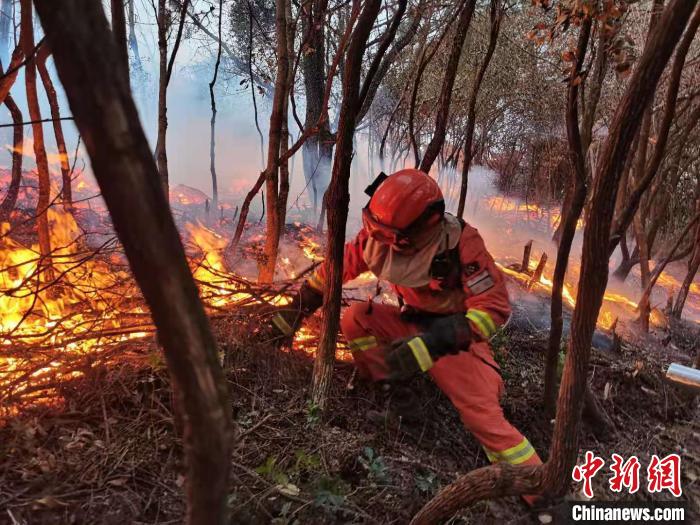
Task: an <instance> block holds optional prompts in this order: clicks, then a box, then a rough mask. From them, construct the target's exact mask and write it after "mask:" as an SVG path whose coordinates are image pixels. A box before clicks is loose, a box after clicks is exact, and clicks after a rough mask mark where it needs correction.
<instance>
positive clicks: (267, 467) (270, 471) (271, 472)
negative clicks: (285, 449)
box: [255, 456, 289, 485]
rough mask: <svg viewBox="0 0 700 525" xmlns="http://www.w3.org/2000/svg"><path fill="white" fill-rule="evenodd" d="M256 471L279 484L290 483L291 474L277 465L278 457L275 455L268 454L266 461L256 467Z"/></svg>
mask: <svg viewBox="0 0 700 525" xmlns="http://www.w3.org/2000/svg"><path fill="white" fill-rule="evenodd" d="M255 472H257V473H258V474H260V475H261V476H264V477H266V478H267V479H269V480H270V481H273V482H274V483H277V484H278V485H288V484H289V476H288V475H287V473H286V472H285V471H284V470H282V469H281V468H280V467H279V466H278V465H277V458H276V457H275V456H268V457H267V459H266V460H265V463H263V464H262V465H260V466H259V467H256V469H255Z"/></svg>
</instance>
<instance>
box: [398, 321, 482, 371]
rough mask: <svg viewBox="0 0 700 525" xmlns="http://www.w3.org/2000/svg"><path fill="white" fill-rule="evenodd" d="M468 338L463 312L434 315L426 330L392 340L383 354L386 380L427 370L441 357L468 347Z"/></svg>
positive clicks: (467, 322) (469, 330)
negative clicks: (385, 365)
mask: <svg viewBox="0 0 700 525" xmlns="http://www.w3.org/2000/svg"><path fill="white" fill-rule="evenodd" d="M471 340H472V333H471V328H470V327H469V321H468V320H467V318H466V317H465V316H464V314H455V315H451V316H447V317H438V318H435V319H434V320H431V321H430V322H429V323H428V327H427V330H426V331H425V332H423V333H421V334H418V335H417V336H414V337H411V338H408V339H399V340H397V341H394V342H393V343H392V345H391V349H390V350H389V352H388V353H387V356H386V363H387V366H388V367H389V380H391V381H396V380H399V379H407V378H408V377H410V376H412V375H414V374H416V373H418V372H426V371H428V370H429V369H430V368H432V366H433V364H434V361H435V360H437V359H439V358H440V357H443V356H445V355H448V354H457V353H459V352H460V351H463V350H468V349H469V343H470V342H471Z"/></svg>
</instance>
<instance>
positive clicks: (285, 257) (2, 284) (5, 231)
mask: <svg viewBox="0 0 700 525" xmlns="http://www.w3.org/2000/svg"><path fill="white" fill-rule="evenodd" d="M74 189H75V190H76V191H80V192H85V193H92V194H93V195H94V194H96V193H97V188H96V187H95V186H94V184H91V183H89V182H86V181H85V179H82V178H81V179H79V180H76V181H75V184H74ZM32 191H34V190H28V191H25V193H24V194H21V198H22V199H26V204H25V207H26V208H28V209H31V208H32V206H33V205H32V202H35V198H36V194H35V193H32ZM52 193H54V194H57V193H58V190H57V188H52ZM173 197H174V199H175V201H176V203H178V204H180V205H183V206H186V205H188V203H194V204H190V205H191V206H197V207H198V208H197V210H198V213H201V211H202V210H201V208H202V206H201V205H202V203H203V202H204V201H205V199H206V196H204V194H201V193H200V192H198V191H197V190H191V191H190V189H188V188H186V187H182V188H181V187H176V189H175V191H174V195H173ZM89 198H90V197H88V199H89ZM488 204H489V206H491V207H492V209H494V210H496V209H499V210H505V211H506V212H513V213H518V212H524V213H527V214H535V215H537V216H538V217H543V216H548V217H550V218H551V217H552V216H553V214H552V213H550V212H548V211H543V210H542V209H541V208H539V207H537V206H536V205H533V204H519V203H517V202H516V201H514V200H511V199H505V198H491V199H489V200H488ZM76 210H77V211H76V214H75V215H74V214H72V213H70V212H68V211H65V210H64V209H63V208H62V207H61V206H60V205H56V206H52V207H51V208H49V210H48V212H47V214H48V222H49V229H50V233H51V246H52V251H51V253H50V254H49V255H48V256H46V255H45V256H43V257H42V254H41V250H40V247H39V245H38V243H36V241H27V238H30V239H31V238H34V237H28V234H27V233H26V231H24V233H23V232H22V231H21V230H20V229H17V231H14V230H13V229H11V227H10V225H9V224H7V223H5V224H0V402H1V403H2V404H3V405H5V406H0V419H1V418H2V416H7V415H9V414H12V413H13V411H14V410H16V408H13V406H14V405H10V403H17V400H18V399H19V400H21V403H25V404H26V403H34V404H39V403H51V402H54V400H58V399H60V396H59V395H58V387H59V385H60V383H61V382H62V381H64V380H66V379H69V378H72V377H79V376H80V375H82V374H84V372H85V370H86V367H91V366H95V365H96V364H103V365H105V364H107V365H108V364H110V363H113V362H116V360H118V359H123V356H124V354H125V353H126V352H128V348H129V347H131V346H133V345H144V347H150V346H151V345H152V339H151V337H150V336H151V335H152V334H153V332H154V327H153V325H152V321H151V318H150V315H149V313H148V311H147V308H146V307H145V304H144V302H143V299H142V298H141V295H140V292H139V290H138V287H137V286H136V284H135V283H134V281H133V279H132V278H131V275H130V272H129V270H128V265H127V262H126V259H125V257H124V255H123V252H122V250H121V248H120V246H119V245H118V242H117V240H116V238H115V237H114V235H113V234H112V233H111V231H110V230H109V229H108V228H107V227H101V226H105V225H104V224H102V222H101V220H102V219H101V215H100V214H99V213H96V212H95V210H99V211H100V212H102V211H103V210H104V208H103V207H102V205H101V204H100V203H97V202H96V203H92V204H91V203H90V201H89V200H86V202H82V203H78V204H77V205H76ZM82 212H84V213H85V214H86V216H87V217H93V219H94V220H95V221H97V222H99V223H100V225H95V224H91V226H90V228H89V229H83V226H82V224H83V223H82V219H81V220H80V221H78V220H76V218H75V217H76V216H77V217H80V216H81V213H82ZM183 215H184V216H189V215H190V213H189V211H187V213H184V214H183ZM95 217H97V218H95ZM183 220H184V219H183ZM208 224H209V223H207V225H205V224H204V223H202V222H200V221H196V220H195V221H194V222H192V220H190V221H189V222H183V224H182V228H181V231H182V235H183V241H184V244H185V247H186V251H187V255H188V259H189V262H190V266H191V269H192V274H193V277H194V279H195V282H196V283H197V285H198V287H199V290H200V296H201V298H202V300H203V302H204V304H205V306H206V307H207V308H209V309H210V310H217V311H218V310H226V309H235V308H238V307H240V306H243V305H251V304H261V303H266V304H270V305H284V304H287V303H288V302H289V297H288V296H287V295H284V294H278V293H277V292H266V293H265V292H260V291H259V289H257V288H255V289H254V287H252V286H251V284H250V281H248V280H246V279H245V278H243V277H242V275H241V273H242V272H243V270H241V268H236V272H234V271H231V270H230V269H229V268H228V267H227V264H226V258H225V254H226V249H227V244H228V240H229V238H230V235H229V232H227V231H225V230H224V229H222V228H223V227H222V228H219V227H218V226H216V225H213V226H212V225H208ZM20 226H21V225H20ZM16 228H17V227H16ZM262 239H263V238H262V237H261V236H260V235H257V236H256V235H252V236H251V237H250V239H249V242H251V243H252V244H256V243H258V244H259V243H260V242H262ZM285 242H286V243H287V244H286V245H285V247H284V248H281V251H280V271H281V272H282V273H283V274H284V275H286V276H288V277H290V278H292V279H293V278H296V277H297V276H298V275H300V272H301V271H302V270H308V269H309V268H310V266H311V265H312V264H313V263H318V262H319V261H320V260H321V259H322V257H323V249H322V245H321V242H320V240H319V236H318V233H317V232H316V230H315V229H313V228H312V227H309V226H306V225H302V224H299V223H295V224H294V225H293V228H290V232H289V236H288V238H287V239H286V240H285ZM289 243H292V246H291V248H293V249H291V250H290V249H287V248H290V246H289ZM487 244H488V237H487ZM501 269H502V270H503V271H504V272H505V273H507V274H508V275H510V276H512V277H513V278H515V279H517V280H519V281H521V282H523V283H526V284H529V280H530V277H529V276H528V275H526V274H524V273H520V272H517V271H514V270H511V269H509V268H508V267H505V266H501ZM239 272H241V273H239ZM664 279H666V280H664ZM672 281H673V282H672ZM374 283H376V278H375V277H374V276H373V275H372V274H370V273H365V274H362V275H361V276H359V277H358V278H357V279H356V280H355V281H354V282H353V283H351V285H350V286H349V288H348V293H349V294H350V295H353V294H354V295H355V296H356V297H357V296H358V293H359V294H365V293H366V292H367V291H370V293H371V294H374V293H377V294H379V296H380V297H381V299H382V300H385V301H388V300H391V298H389V297H388V296H387V294H386V292H382V291H381V289H379V290H376V292H375V289H374V288H373V287H372V285H373V284H374ZM660 283H661V284H664V285H667V286H675V287H678V286H679V284H680V283H678V282H677V281H675V280H673V279H672V278H670V277H668V278H666V277H665V276H662V280H660ZM533 286H534V289H540V290H542V291H545V292H551V289H552V281H551V275H550V274H548V273H547V270H546V269H545V272H544V274H543V275H542V276H541V277H540V278H539V280H538V282H536V283H534V285H533ZM698 288H699V287H698V285H697V284H695V283H694V284H693V285H692V286H691V295H696V294H697V292H698V291H700V290H698ZM358 289H359V290H358ZM353 290H354V291H353ZM563 298H564V300H565V301H566V303H567V304H568V305H569V306H571V307H573V306H574V305H575V304H576V298H575V283H574V282H570V281H569V280H567V282H566V283H565V285H564V289H563ZM636 307H637V305H636V303H635V302H634V301H632V300H631V299H629V298H628V297H626V296H625V295H622V294H619V293H615V292H612V291H610V292H608V293H606V295H605V303H604V306H603V308H602V309H601V312H600V316H599V319H598V323H599V325H600V326H602V327H604V328H608V327H610V326H611V325H612V324H613V322H614V321H615V319H616V318H617V315H616V311H619V308H624V309H626V310H627V311H631V310H635V309H636ZM653 315H654V316H656V317H658V312H656V311H654V313H653ZM652 321H655V318H653V319H652ZM656 321H658V319H657V320H656ZM126 342H128V343H129V344H128V345H124V343H126ZM317 344H318V330H317V329H316V328H315V327H313V324H312V326H310V327H306V326H305V327H303V328H302V329H301V330H300V331H299V332H298V334H297V336H296V338H295V341H294V345H293V347H294V349H295V350H299V351H303V352H305V353H307V354H310V355H312V354H314V353H315V351H316V347H317ZM87 357H89V359H86V358H87ZM337 357H338V358H339V359H342V360H348V359H350V358H351V357H350V353H349V352H348V350H347V349H346V348H344V347H342V346H341V347H340V348H339V349H338V351H337Z"/></svg>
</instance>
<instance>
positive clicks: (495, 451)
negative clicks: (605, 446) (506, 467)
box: [309, 225, 541, 500]
mask: <svg viewBox="0 0 700 525" xmlns="http://www.w3.org/2000/svg"><path fill="white" fill-rule="evenodd" d="M367 235H368V234H367V232H366V231H365V230H361V231H360V232H359V234H358V235H357V236H356V237H355V239H354V240H352V241H350V242H348V243H347V244H346V245H345V256H344V265H343V282H347V281H350V280H352V279H354V278H355V277H357V276H358V275H360V274H361V273H363V272H365V271H367V270H368V267H367V264H366V263H365V261H364V259H363V247H364V245H365V242H366V240H367ZM457 250H458V253H459V265H460V269H459V280H458V282H457V283H456V285H454V284H453V285H452V286H451V287H450V288H449V289H443V285H442V283H440V282H438V281H435V280H433V281H431V282H430V283H429V284H428V285H426V286H422V287H419V288H407V287H402V286H396V285H394V289H395V291H396V292H397V294H398V295H399V297H401V298H402V299H403V302H404V303H405V305H406V306H407V307H411V308H413V309H415V310H418V311H420V312H425V313H426V314H456V313H465V315H466V317H467V318H468V319H469V322H470V326H471V329H472V334H473V341H472V342H471V344H470V346H469V349H468V350H469V351H462V352H459V353H458V354H456V355H447V356H444V357H441V358H439V359H437V360H436V361H435V362H432V359H431V358H430V357H429V356H428V360H429V361H430V362H429V363H421V360H420V359H418V357H419V356H418V355H416V358H417V360H418V362H419V364H420V365H421V369H423V370H424V371H427V372H428V373H429V374H430V376H431V377H432V379H433V380H434V381H435V383H436V384H437V385H438V387H439V388H440V389H441V390H442V391H443V392H444V393H445V394H446V395H447V397H448V398H449V399H450V401H452V403H453V404H454V406H455V408H456V409H457V411H458V412H459V415H460V417H461V419H462V422H463V423H464V426H465V427H466V428H467V429H468V430H469V431H470V432H471V433H472V434H473V435H474V436H475V437H476V439H477V440H479V442H480V443H481V445H482V446H483V448H484V450H485V452H486V455H487V457H488V459H489V460H490V461H491V462H499V461H506V462H508V463H512V464H531V465H536V464H540V463H541V460H540V458H539V457H538V455H537V453H536V452H535V449H534V448H533V447H532V445H531V444H530V442H529V441H528V440H527V439H526V438H525V437H524V436H523V435H522V434H521V433H520V432H518V430H517V429H516V428H515V427H513V425H511V424H510V423H509V422H508V421H507V420H506V418H505V416H504V415H503V410H502V408H501V406H500V403H499V398H500V397H501V394H502V393H503V381H502V379H501V376H500V373H499V367H498V364H497V363H496V362H495V360H494V357H493V353H492V351H491V348H490V346H489V344H488V339H489V338H490V337H491V336H492V335H493V333H494V332H495V331H496V329H497V327H498V326H500V325H502V324H503V323H504V322H505V321H506V320H507V319H508V316H509V315H510V303H509V300H508V291H507V289H506V285H505V281H504V278H503V275H502V273H501V272H500V270H498V268H497V267H496V265H495V263H494V261H493V258H492V257H491V255H490V254H489V253H488V251H487V250H486V246H485V245H484V241H483V239H482V238H481V236H480V235H479V233H478V232H477V230H476V229H474V228H472V227H471V226H469V225H465V226H464V228H463V230H462V235H461V237H460V241H459V245H458V247H457ZM325 278H326V268H325V266H324V265H321V266H320V267H319V268H318V270H317V271H316V272H315V273H314V274H313V275H312V276H311V278H310V279H309V284H310V285H311V286H313V287H314V288H316V289H317V290H319V291H321V292H322V291H323V289H324V283H325ZM400 314H401V311H400V309H399V308H398V307H395V306H390V305H383V304H373V305H372V307H371V308H369V305H368V304H367V303H355V304H353V305H352V306H351V307H349V308H347V309H346V310H345V311H344V312H343V317H342V320H341V329H342V331H343V334H344V335H345V337H346V339H347V341H348V344H349V346H350V348H351V350H352V354H353V357H354V360H355V363H356V365H357V368H358V371H359V372H360V374H361V375H363V376H365V377H369V378H371V379H372V380H375V381H378V380H382V379H385V378H386V377H387V376H388V372H389V370H388V368H387V365H386V363H385V360H384V356H385V352H386V351H387V348H388V346H389V344H390V343H391V342H393V341H395V340H396V339H402V338H406V337H409V336H414V335H417V334H419V333H420V332H421V331H422V329H421V326H420V324H416V323H413V322H407V321H405V320H403V319H402V317H401V315H400ZM418 323H419V321H418ZM465 350H467V349H465ZM414 353H415V352H414ZM526 499H528V500H529V499H530V498H526Z"/></svg>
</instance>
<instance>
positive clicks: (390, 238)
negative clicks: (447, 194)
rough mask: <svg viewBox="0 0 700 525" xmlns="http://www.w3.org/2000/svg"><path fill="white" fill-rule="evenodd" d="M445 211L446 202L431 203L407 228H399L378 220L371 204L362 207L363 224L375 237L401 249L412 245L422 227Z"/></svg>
mask: <svg viewBox="0 0 700 525" xmlns="http://www.w3.org/2000/svg"><path fill="white" fill-rule="evenodd" d="M444 211H445V202H444V201H442V200H441V201H436V202H434V203H432V204H430V205H429V206H428V207H427V208H426V209H425V211H424V212H423V213H422V214H421V215H420V216H419V217H418V218H417V219H416V220H415V221H413V222H412V223H411V224H410V225H409V226H408V227H407V228H404V229H402V230H399V229H397V228H393V227H391V226H387V225H386V224H383V223H381V222H379V221H378V220H377V218H376V217H374V215H373V214H372V212H371V211H370V210H369V204H368V205H367V206H365V207H364V208H363V209H362V225H363V226H364V228H365V230H366V231H367V233H368V234H369V236H370V237H372V238H373V239H375V240H377V241H379V242H381V243H382V244H388V245H391V246H394V247H396V248H399V249H405V248H410V247H411V239H413V238H415V236H416V234H418V233H420V231H421V230H422V228H424V227H425V226H428V225H429V224H430V223H431V219H433V218H435V217H439V216H442V214H443V213H444Z"/></svg>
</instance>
